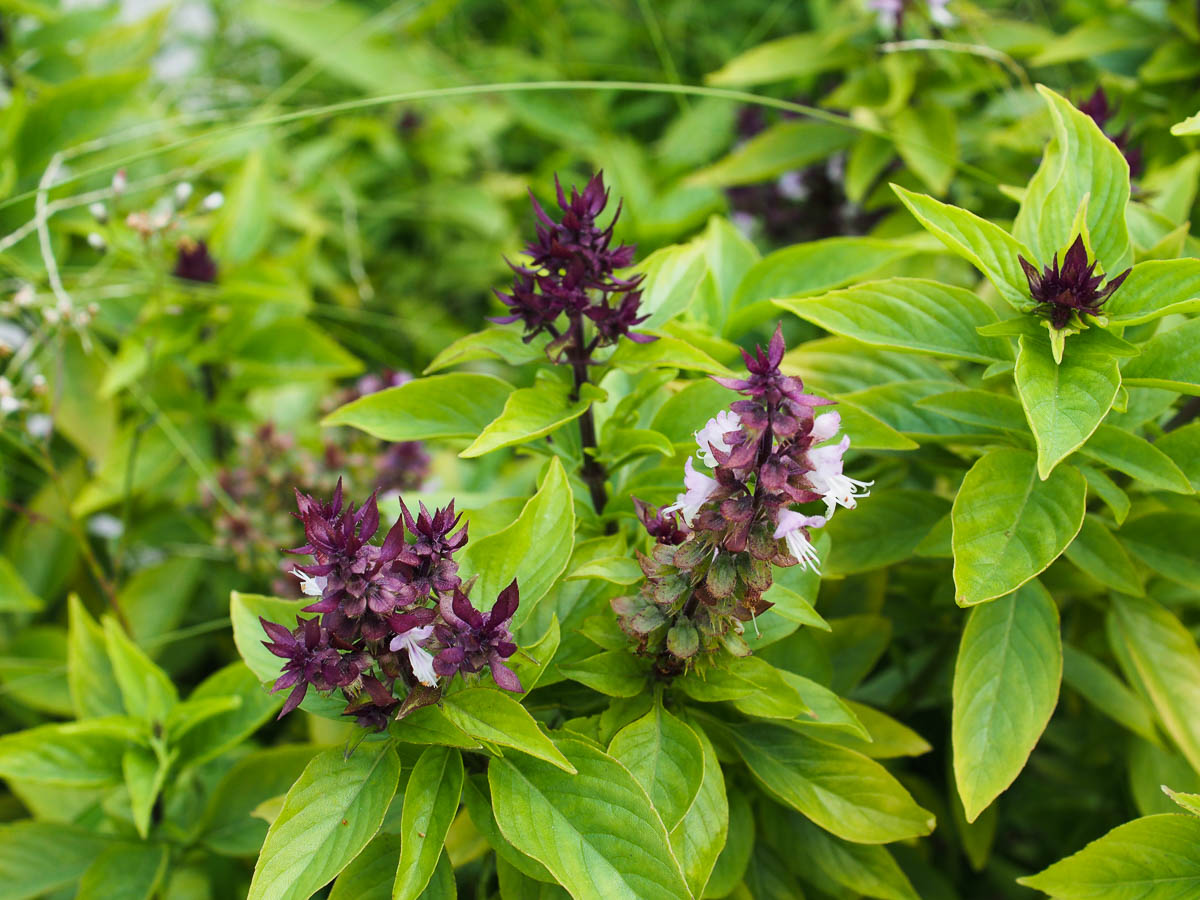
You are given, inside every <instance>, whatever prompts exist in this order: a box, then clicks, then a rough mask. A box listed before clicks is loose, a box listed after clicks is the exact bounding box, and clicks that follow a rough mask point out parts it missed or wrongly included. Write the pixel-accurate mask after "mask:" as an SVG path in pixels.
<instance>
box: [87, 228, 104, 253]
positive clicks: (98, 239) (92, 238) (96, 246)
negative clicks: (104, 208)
mask: <svg viewBox="0 0 1200 900" xmlns="http://www.w3.org/2000/svg"><path fill="white" fill-rule="evenodd" d="M87 242H88V246H89V247H91V248H92V249H93V250H98V251H100V252H101V253H103V252H104V250H105V248H107V247H108V242H107V241H106V240H104V235H102V234H100V232H98V231H93V232H91V233H90V234H89V235H88V236H87Z"/></svg>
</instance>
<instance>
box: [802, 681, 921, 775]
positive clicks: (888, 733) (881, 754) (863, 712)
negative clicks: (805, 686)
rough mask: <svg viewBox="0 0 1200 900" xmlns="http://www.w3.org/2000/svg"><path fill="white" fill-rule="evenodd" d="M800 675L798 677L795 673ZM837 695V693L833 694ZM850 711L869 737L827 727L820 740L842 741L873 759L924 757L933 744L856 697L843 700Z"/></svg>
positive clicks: (841, 742) (833, 742) (836, 742)
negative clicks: (860, 701) (857, 700)
mask: <svg viewBox="0 0 1200 900" xmlns="http://www.w3.org/2000/svg"><path fill="white" fill-rule="evenodd" d="M796 677H799V676H796ZM834 696H835V697H836V696H837V695H836V694H835V695H834ZM841 702H842V703H844V704H845V706H846V708H847V709H848V710H849V712H850V714H851V715H852V716H854V717H855V719H857V720H858V721H859V723H860V724H861V726H862V727H863V728H865V729H866V732H867V734H868V735H869V737H870V740H869V741H868V740H866V739H864V738H863V737H861V736H859V735H857V734H851V733H848V732H846V731H842V730H837V729H833V728H827V729H825V731H824V732H823V733H822V734H821V739H822V740H825V741H828V742H829V743H831V744H841V745H842V746H843V747H849V748H850V749H851V750H857V751H858V752H859V753H861V754H862V755H863V756H868V757H870V758H871V759H895V758H897V757H901V756H923V755H924V754H926V753H928V752H929V751H930V750H932V749H933V747H932V746H931V745H930V743H929V741H927V740H925V738H923V737H921V736H920V735H919V734H917V733H916V732H915V731H913V730H912V729H911V728H909V727H908V726H907V725H905V724H904V723H903V722H899V721H897V720H896V719H893V718H892V717H891V716H889V715H887V714H886V713H882V712H880V711H879V710H877V709H874V708H872V707H870V706H867V705H866V704H863V703H855V702H854V701H853V700H842V701H841Z"/></svg>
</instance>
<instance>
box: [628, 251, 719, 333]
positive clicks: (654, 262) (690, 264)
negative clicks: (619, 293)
mask: <svg viewBox="0 0 1200 900" xmlns="http://www.w3.org/2000/svg"><path fill="white" fill-rule="evenodd" d="M703 249H704V248H703V242H702V241H700V240H694V241H691V242H689V243H687V244H673V245H671V246H669V247H663V248H661V249H659V250H655V251H654V252H653V253H651V254H650V255H649V256H647V257H646V258H645V259H644V260H642V261H641V262H640V263H639V264H638V267H637V271H638V272H641V273H642V274H643V275H645V280H644V281H643V282H642V300H641V303H639V304H638V310H639V312H640V313H641V314H642V315H646V316H649V318H647V319H646V321H645V322H643V323H642V327H643V328H651V329H653V328H661V327H662V326H663V325H664V324H666V323H667V322H669V321H671V319H673V318H675V317H676V316H677V315H679V314H680V313H682V312H683V311H684V310H685V309H687V308H688V306H689V305H691V302H692V298H693V297H694V296H695V294H696V288H697V287H698V286H699V284H700V282H701V280H702V279H703V278H704V276H705V272H706V267H705V261H704V253H703Z"/></svg>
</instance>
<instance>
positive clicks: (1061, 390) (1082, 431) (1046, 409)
mask: <svg viewBox="0 0 1200 900" xmlns="http://www.w3.org/2000/svg"><path fill="white" fill-rule="evenodd" d="M1080 337H1082V336H1080ZM1080 337H1077V338H1075V340H1074V341H1073V342H1072V344H1071V347H1070V348H1069V349H1068V351H1067V354H1066V356H1064V357H1063V360H1062V362H1061V363H1055V361H1054V357H1053V356H1052V355H1051V353H1050V342H1049V341H1048V340H1046V339H1044V338H1040V337H1039V338H1032V337H1029V336H1022V337H1021V338H1020V340H1019V342H1018V344H1019V347H1020V349H1019V350H1018V351H1017V366H1016V370H1015V372H1014V374H1015V377H1016V382H1017V395H1018V396H1019V397H1020V398H1021V405H1022V406H1023V407H1024V408H1025V416H1026V418H1027V419H1028V420H1029V427H1030V429H1032V431H1033V438H1034V441H1036V442H1037V448H1038V474H1039V475H1040V476H1041V477H1042V478H1046V477H1047V476H1048V475H1049V474H1050V472H1051V470H1052V469H1053V468H1054V467H1055V466H1056V465H1058V463H1059V462H1061V461H1062V460H1063V459H1065V458H1066V457H1067V456H1069V455H1070V454H1071V453H1073V452H1074V451H1075V450H1078V449H1079V448H1080V447H1082V446H1083V444H1084V443H1085V442H1086V441H1087V439H1088V438H1089V437H1091V435H1092V432H1093V431H1095V430H1096V428H1097V427H1098V426H1099V425H1100V423H1101V421H1103V419H1104V417H1105V416H1106V415H1108V411H1109V409H1111V408H1112V404H1113V400H1114V399H1115V398H1116V396H1117V389H1118V388H1119V387H1120V386H1121V372H1120V370H1119V368H1118V367H1117V360H1116V359H1115V358H1114V357H1112V356H1109V355H1107V354H1105V353H1100V352H1086V351H1085V352H1077V351H1080V350H1083V348H1081V347H1078V344H1079V343H1080Z"/></svg>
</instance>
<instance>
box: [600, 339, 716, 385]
mask: <svg viewBox="0 0 1200 900" xmlns="http://www.w3.org/2000/svg"><path fill="white" fill-rule="evenodd" d="M609 364H610V365H613V366H616V367H617V368H618V369H623V370H624V371H626V372H642V371H644V370H646V369H651V368H669V369H685V370H687V371H690V372H703V373H705V374H706V375H732V374H733V373H732V372H731V371H730V370H729V368H728V367H726V366H723V365H721V364H720V363H719V362H717V361H716V360H715V359H713V358H712V357H711V356H709V355H708V354H707V353H705V352H704V351H703V350H700V349H697V348H696V347H693V346H692V345H691V344H689V343H687V342H686V341H682V340H680V339H679V338H676V337H670V336H668V335H660V336H659V338H658V339H657V340H655V341H652V342H651V343H649V344H638V343H635V342H633V341H622V342H621V343H620V344H618V345H617V349H616V351H615V352H614V353H613V355H612V357H611V358H610V359H609Z"/></svg>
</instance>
